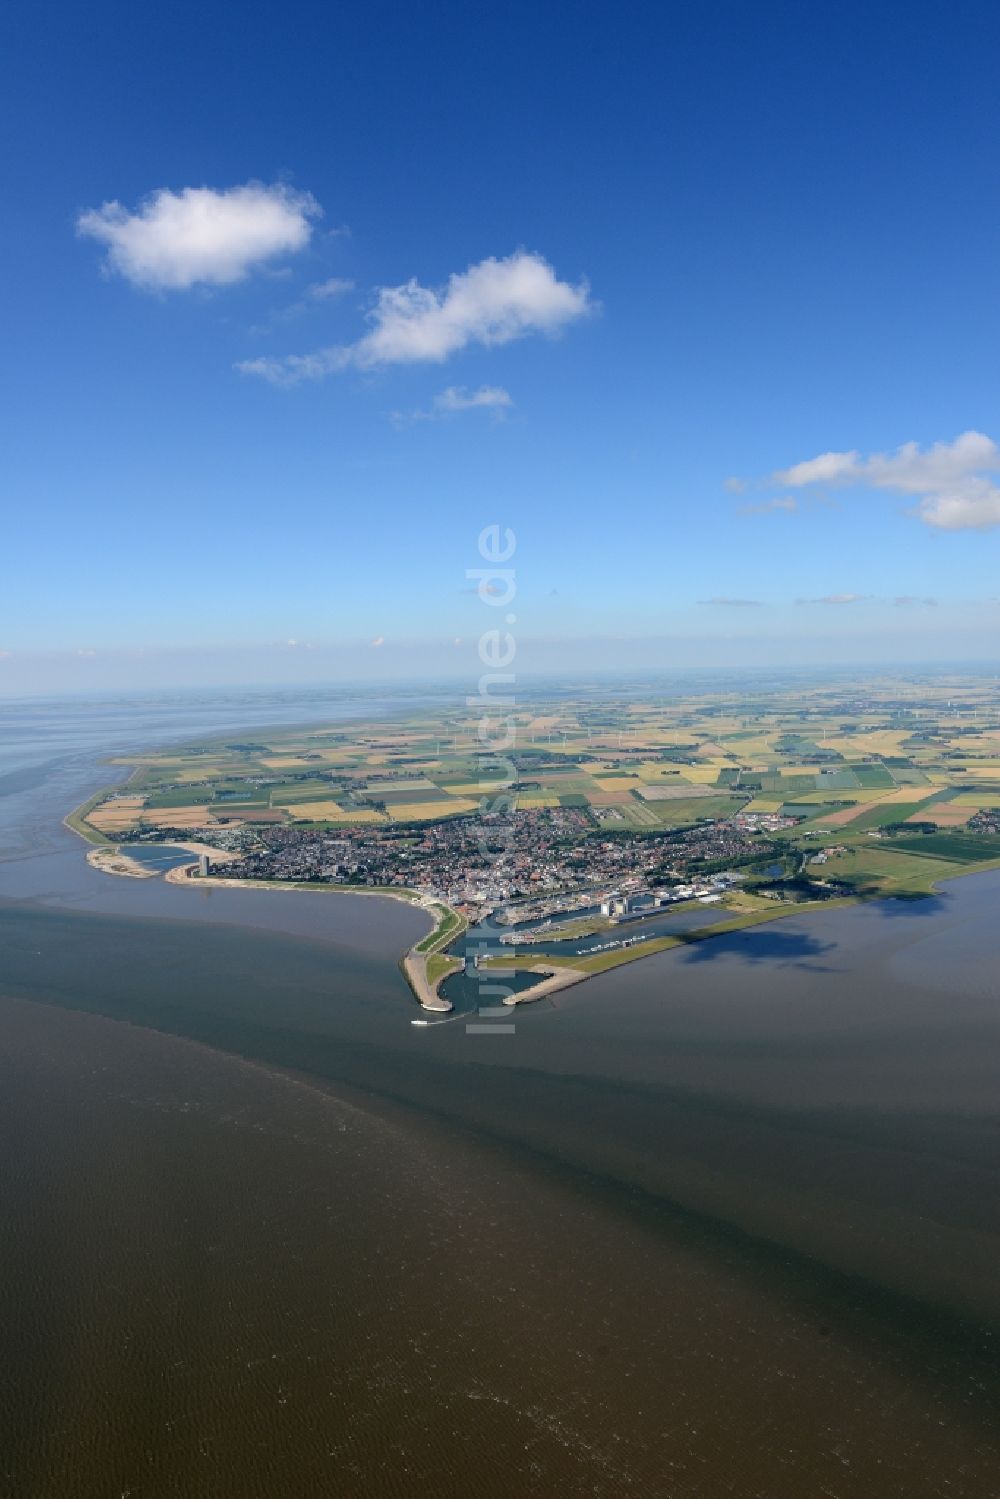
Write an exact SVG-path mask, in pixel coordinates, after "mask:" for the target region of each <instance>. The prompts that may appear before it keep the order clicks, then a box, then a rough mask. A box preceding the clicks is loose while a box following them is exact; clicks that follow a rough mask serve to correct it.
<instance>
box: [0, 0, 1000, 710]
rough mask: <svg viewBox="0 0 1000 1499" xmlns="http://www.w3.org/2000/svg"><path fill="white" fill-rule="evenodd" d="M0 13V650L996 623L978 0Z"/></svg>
mask: <svg viewBox="0 0 1000 1499" xmlns="http://www.w3.org/2000/svg"><path fill="white" fill-rule="evenodd" d="M8 15H9V20H8V25H7V35H6V44H5V47H4V49H3V52H4V61H3V63H2V64H0V69H2V76H0V100H2V103H0V115H2V116H3V118H2V127H3V133H4V138H5V140H6V141H7V142H8V144H9V149H8V151H7V152H6V153H5V161H4V165H3V168H2V176H3V179H4V201H5V207H6V210H7V212H6V213H5V214H4V227H3V229H2V231H0V256H2V259H3V272H4V275H3V285H4V288H5V303H6V305H5V315H4V326H5V339H4V345H5V352H6V358H5V359H4V371H3V380H4V385H5V391H4V397H3V408H4V413H5V422H4V428H5V438H4V442H3V444H2V448H0V485H2V489H0V493H2V495H3V498H4V514H5V520H4V538H5V545H4V549H3V563H4V565H3V573H2V582H3V586H2V596H0V693H2V692H19V691H27V690H31V689H33V688H42V689H49V688H52V689H57V688H58V689H61V688H63V687H89V686H100V687H105V686H116V685H121V686H127V685H141V684H144V683H146V682H151V683H157V684H161V683H168V682H178V683H181V682H185V681H190V682H211V681H253V680H266V681H278V680H287V681H296V680H323V679H324V678H326V677H342V676H343V677H370V676H371V677H374V676H380V675H397V674H406V675H417V676H421V675H438V674H441V673H444V672H456V673H464V672H469V671H471V670H473V669H474V665H473V663H474V660H475V641H476V639H477V637H478V634H479V632H480V631H481V630H482V629H483V628H484V627H485V625H484V618H485V616H488V615H489V613H490V610H489V609H488V608H487V606H486V604H484V601H483V600H481V599H480V598H479V597H477V596H476V595H475V593H474V592H473V591H471V590H470V586H469V584H468V581H467V579H466V570H467V569H468V568H470V567H475V566H476V565H477V561H478V558H477V554H476V539H477V536H478V533H479V531H480V529H481V528H482V527H483V526H486V525H488V524H490V523H493V522H499V523H502V524H503V525H504V526H509V527H511V528H512V529H513V530H514V531H515V533H516V536H517V551H516V557H515V562H516V570H517V584H518V599H517V618H516V632H517V636H518V644H519V648H520V657H519V659H520V662H521V664H522V665H523V667H524V668H525V669H533V668H534V669H544V670H556V669H560V668H562V667H565V668H567V669H573V670H587V669H590V668H594V669H597V668H601V669H605V668H607V667H608V666H611V665H622V666H630V665H637V666H642V667H647V666H652V665H661V666H663V667H666V668H672V667H676V666H684V665H698V664H718V665H730V664H737V665H738V664H741V663H743V662H749V661H760V662H761V663H763V664H772V663H777V664H780V663H784V662H796V663H798V662H802V663H809V662H811V661H816V662H850V661H857V662H859V663H861V664H870V663H873V662H879V661H891V660H922V659H973V658H977V659H991V658H993V657H995V655H996V647H997V631H998V626H1000V604H998V602H997V597H998V595H1000V582H998V581H997V560H998V555H1000V491H998V489H997V487H996V485H997V484H998V483H1000V476H998V471H1000V454H998V453H997V450H996V448H995V447H994V444H993V440H994V439H998V440H1000V420H998V415H1000V411H998V396H1000V389H998V384H1000V376H998V360H997V347H998V338H997V334H998V327H997V324H998V317H1000V300H998V283H1000V209H998V188H997V183H998V182H1000V130H998V128H997V127H998V107H997V103H996V87H995V78H996V71H997V64H998V62H1000V13H998V12H997V10H996V7H995V6H989V5H977V4H966V5H963V6H961V7H959V8H957V9H956V8H955V7H948V8H945V7H944V6H941V5H936V6H930V5H919V4H909V5H906V6H902V5H898V6H896V5H884V6H878V7H872V6H871V5H861V4H850V3H848V4H842V5H839V6H837V7H823V8H820V7H803V6H801V5H799V4H789V5H780V4H767V3H762V4H757V5H749V4H732V3H722V4H717V5H715V6H712V7H710V8H709V7H694V6H684V7H681V6H669V5H666V6H665V5H652V4H649V5H647V4H638V5H635V6H631V7H615V8H611V7H608V6H598V5H591V4H587V3H583V4H580V3H575V4H572V5H570V4H565V5H564V4H548V5H546V6H541V7H540V6H538V5H530V6H529V5H522V4H518V3H514V4H509V5H507V6H504V7H494V8H479V7H469V6H466V5H457V4H454V5H452V4H439V5H435V6H433V7H411V6H402V5H396V4H384V3H377V0H376V3H369V4H366V5H365V6H363V7H362V6H353V7H352V6H347V5H345V6H339V7H330V6H326V5H307V4H301V3H295V0H292V3H289V4H283V5H281V6H277V5H259V6H255V7H252V8H244V9H241V11H240V15H239V19H238V24H237V22H236V21H235V19H234V15H233V12H232V10H231V8H230V7H225V8H224V7H222V6H216V5H207V6H205V5H203V4H202V5H198V6H195V5H193V4H186V3H180V4H171V5H170V6H166V5H152V6H143V7H136V6H133V5H129V6H125V5H106V4H100V3H97V4H96V5H94V6H93V7H91V8H89V9H88V10H86V11H81V10H80V9H79V8H78V7H73V8H70V7H68V6H66V7H60V6H58V5H56V6H51V7H48V8H46V9H39V8H38V7H35V6H27V5H20V4H15V5H14V6H13V7H11V8H10V10H9V12H8ZM111 204H116V205H118V207H116V208H109V207H107V206H106V205H111ZM966 433H974V434H978V436H976V437H973V438H967V439H963V437H962V435H963V434H966ZM959 439H962V440H961V441H957V440H959ZM906 444H913V445H915V447H913V448H908V449H906V450H905V451H904V452H903V453H902V454H901V455H900V454H899V453H898V450H899V449H900V448H901V447H902V446H903V445H906ZM935 444H938V445H940V446H939V447H938V448H937V450H936V451H933V452H929V451H928V450H929V449H931V448H932V447H933V445H935ZM824 455H826V456H824ZM775 502H778V503H775ZM492 622H493V621H492V620H491V619H486V620H485V623H487V624H488V623H492ZM376 642H377V643H376Z"/></svg>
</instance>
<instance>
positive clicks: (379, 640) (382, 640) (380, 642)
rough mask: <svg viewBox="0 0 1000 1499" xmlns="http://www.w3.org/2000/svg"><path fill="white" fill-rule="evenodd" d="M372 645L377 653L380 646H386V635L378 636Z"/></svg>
mask: <svg viewBox="0 0 1000 1499" xmlns="http://www.w3.org/2000/svg"><path fill="white" fill-rule="evenodd" d="M371 644H372V650H374V651H377V650H378V648H379V646H380V645H385V636H384V635H376V636H375V639H374V640H373V641H372V643H371Z"/></svg>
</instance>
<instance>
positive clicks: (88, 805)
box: [63, 787, 115, 848]
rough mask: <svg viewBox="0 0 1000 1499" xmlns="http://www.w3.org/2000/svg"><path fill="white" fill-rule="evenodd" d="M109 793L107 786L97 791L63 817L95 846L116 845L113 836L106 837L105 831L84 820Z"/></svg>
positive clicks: (108, 846)
mask: <svg viewBox="0 0 1000 1499" xmlns="http://www.w3.org/2000/svg"><path fill="white" fill-rule="evenodd" d="M107 794H108V790H107V787H105V788H104V790H103V791H97V792H95V793H94V795H93V796H91V797H88V798H87V800H86V801H85V802H81V803H80V805H79V806H78V807H74V809H73V811H72V812H70V813H69V814H68V816H66V817H64V818H63V823H64V824H65V826H66V827H68V828H71V829H72V830H73V832H74V833H77V834H78V835H79V836H80V837H81V838H82V839H83V840H84V842H85V843H90V844H92V845H93V847H94V848H114V847H115V841H114V839H113V838H107V837H105V835H104V834H103V833H101V832H98V830H97V828H94V827H91V825H90V823H89V822H86V821H85V820H84V819H85V818H86V817H88V816H89V815H90V813H91V812H93V810H94V808H95V807H99V806H100V805H101V802H103V801H104V799H105V797H106V796H107Z"/></svg>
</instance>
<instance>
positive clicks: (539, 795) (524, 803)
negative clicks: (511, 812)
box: [517, 791, 559, 811]
mask: <svg viewBox="0 0 1000 1499" xmlns="http://www.w3.org/2000/svg"><path fill="white" fill-rule="evenodd" d="M517 805H518V807H519V808H520V809H521V810H522V811H529V810H530V809H531V808H532V807H558V805H559V798H558V797H557V796H554V795H553V794H552V792H550V791H519V792H518V794H517Z"/></svg>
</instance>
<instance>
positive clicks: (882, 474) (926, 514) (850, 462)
mask: <svg viewBox="0 0 1000 1499" xmlns="http://www.w3.org/2000/svg"><path fill="white" fill-rule="evenodd" d="M998 472H1000V448H998V447H997V445H996V443H995V442H994V441H993V439H992V438H991V437H986V436H985V435H984V434H983V433H982V432H963V433H962V434H961V435H960V436H959V437H956V438H955V440H954V442H950V443H948V442H937V443H934V445H933V446H932V447H930V448H926V449H924V450H921V448H920V445H919V444H918V443H915V442H906V443H904V444H903V446H902V447H900V448H897V449H896V451H895V452H894V453H873V454H871V456H870V457H868V458H863V457H862V456H861V455H860V454H859V453H858V452H857V451H851V452H849V453H821V454H820V455H819V457H817V458H810V459H807V460H806V462H804V463H796V464H794V465H793V466H792V467H791V468H788V469H783V470H782V471H781V472H779V473H777V474H775V476H774V477H775V479H776V480H777V481H778V482H779V483H781V484H787V485H789V486H790V487H791V488H793V489H795V488H799V487H800V486H804V485H807V484H829V485H830V486H831V487H833V488H844V487H846V486H848V485H867V486H869V487H870V488H872V489H886V490H891V491H893V492H895V493H897V494H908V495H917V496H919V497H920V504H919V507H918V509H917V512H916V513H917V514H918V515H919V517H920V519H921V520H923V521H925V522H926V524H927V525H929V526H936V527H938V528H939V529H941V530H946V531H961V530H970V529H980V530H985V529H986V528H988V527H990V526H997V525H1000V488H998V487H997V485H996V484H995V483H994V482H993V481H992V480H991V479H990V478H989V477H988V475H990V474H995V473H998Z"/></svg>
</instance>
